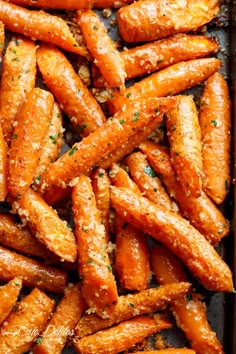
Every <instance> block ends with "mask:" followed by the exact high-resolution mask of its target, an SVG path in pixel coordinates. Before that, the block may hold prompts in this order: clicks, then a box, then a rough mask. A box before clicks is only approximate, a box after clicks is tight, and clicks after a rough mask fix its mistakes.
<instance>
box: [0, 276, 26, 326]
mask: <svg viewBox="0 0 236 354" xmlns="http://www.w3.org/2000/svg"><path fill="white" fill-rule="evenodd" d="M21 288H22V279H21V278H14V279H12V280H11V281H9V283H7V284H6V285H4V286H1V287H0V302H1V307H0V324H2V323H3V321H5V319H6V318H7V317H8V315H9V314H10V312H11V311H12V309H13V307H14V306H15V304H16V301H17V298H18V296H19V294H20V291H21Z"/></svg>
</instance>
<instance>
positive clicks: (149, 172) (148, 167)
mask: <svg viewBox="0 0 236 354" xmlns="http://www.w3.org/2000/svg"><path fill="white" fill-rule="evenodd" d="M144 172H145V173H146V174H147V175H148V176H150V177H152V178H154V177H156V174H155V172H154V171H153V169H152V168H151V167H150V166H146V167H145V168H144Z"/></svg>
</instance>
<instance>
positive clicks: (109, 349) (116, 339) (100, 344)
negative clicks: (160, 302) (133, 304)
mask: <svg viewBox="0 0 236 354" xmlns="http://www.w3.org/2000/svg"><path fill="white" fill-rule="evenodd" d="M157 331H158V326H157V324H156V322H155V321H154V319H152V318H149V317H137V318H134V319H132V320H129V321H126V322H122V323H120V324H119V325H117V326H115V327H112V328H109V329H105V330H103V331H100V332H97V333H95V334H92V335H91V336H88V337H84V338H82V339H80V340H79V341H78V342H77V343H75V344H74V346H75V349H76V351H77V352H78V353H81V354H108V353H109V354H116V353H119V352H121V351H123V350H126V349H129V348H130V347H131V346H132V345H134V344H136V343H138V342H141V341H142V340H143V339H144V338H145V337H147V336H149V335H151V334H153V333H155V332H157Z"/></svg>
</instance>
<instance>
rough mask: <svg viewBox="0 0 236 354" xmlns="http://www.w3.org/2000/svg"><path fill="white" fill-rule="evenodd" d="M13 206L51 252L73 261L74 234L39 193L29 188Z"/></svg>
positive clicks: (74, 252) (74, 257) (74, 254)
mask: <svg viewBox="0 0 236 354" xmlns="http://www.w3.org/2000/svg"><path fill="white" fill-rule="evenodd" d="M13 207H14V208H15V209H16V211H17V212H18V214H19V215H20V217H21V219H23V220H25V219H26V221H27V223H28V225H29V227H30V228H31V230H32V231H33V232H34V234H35V236H36V237H37V239H38V240H39V241H40V242H42V243H43V244H44V245H46V247H47V248H48V249H49V250H50V251H51V252H53V253H55V254H56V255H57V256H59V257H60V258H61V259H62V260H66V261H68V262H75V260H76V256H77V251H76V242H75V237H74V234H73V233H72V231H71V230H70V229H69V228H68V227H67V224H66V223H65V222H63V221H62V220H61V219H60V218H59V216H58V215H57V213H56V212H55V210H53V209H52V208H51V207H49V206H48V205H47V203H45V201H44V200H43V199H42V198H41V197H40V195H39V194H37V193H36V192H34V191H33V190H32V189H30V188H29V189H28V190H27V191H26V192H25V193H24V194H23V195H22V197H21V199H19V200H17V201H16V202H14V203H13Z"/></svg>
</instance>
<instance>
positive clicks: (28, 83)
mask: <svg viewBox="0 0 236 354" xmlns="http://www.w3.org/2000/svg"><path fill="white" fill-rule="evenodd" d="M35 78H36V45H35V43H34V42H33V41H32V40H31V39H29V38H25V37H20V36H16V37H14V38H12V39H11V41H10V42H9V44H8V46H7V50H6V54H5V56H4V58H3V71H2V78H1V90H0V119H1V124H2V129H3V134H4V138H5V140H6V142H7V143H8V145H10V142H11V139H12V135H13V132H14V123H15V122H16V119H17V114H18V112H19V110H20V108H21V106H22V104H23V103H24V101H25V100H26V97H27V95H28V94H29V93H30V92H31V91H32V89H33V88H34V86H35Z"/></svg>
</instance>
